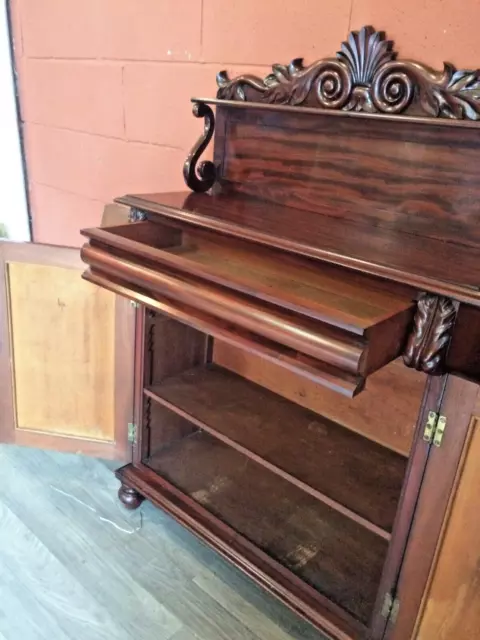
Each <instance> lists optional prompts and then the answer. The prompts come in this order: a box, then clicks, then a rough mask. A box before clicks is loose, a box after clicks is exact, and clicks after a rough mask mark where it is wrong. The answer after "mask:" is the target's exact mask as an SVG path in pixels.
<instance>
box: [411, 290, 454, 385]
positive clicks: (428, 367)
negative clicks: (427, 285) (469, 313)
mask: <svg viewBox="0 0 480 640" xmlns="http://www.w3.org/2000/svg"><path fill="white" fill-rule="evenodd" d="M455 314H456V309H455V306H454V304H453V302H452V300H450V298H444V297H443V296H436V295H432V294H430V293H424V294H422V295H421V296H420V298H419V300H418V303H417V311H416V313H415V318H414V327H413V330H412V333H411V334H410V337H409V338H408V341H407V346H406V348H405V352H404V355H403V360H404V362H405V364H406V365H407V367H412V368H413V369H417V371H423V372H425V373H428V374H430V375H440V374H442V373H443V365H444V361H445V355H446V352H447V348H448V344H449V342H450V338H451V331H452V328H453V325H454V322H455Z"/></svg>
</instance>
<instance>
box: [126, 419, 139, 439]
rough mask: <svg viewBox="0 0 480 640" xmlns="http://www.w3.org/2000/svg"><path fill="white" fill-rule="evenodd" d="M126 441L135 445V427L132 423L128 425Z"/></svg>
mask: <svg viewBox="0 0 480 640" xmlns="http://www.w3.org/2000/svg"><path fill="white" fill-rule="evenodd" d="M128 441H129V442H131V443H132V444H137V425H136V424H135V423H134V422H129V423H128Z"/></svg>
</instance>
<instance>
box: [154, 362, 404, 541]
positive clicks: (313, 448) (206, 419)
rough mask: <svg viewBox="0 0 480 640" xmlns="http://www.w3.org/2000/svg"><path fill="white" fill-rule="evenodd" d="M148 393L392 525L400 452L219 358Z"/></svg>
mask: <svg viewBox="0 0 480 640" xmlns="http://www.w3.org/2000/svg"><path fill="white" fill-rule="evenodd" d="M148 393H149V394H151V395H150V397H151V398H153V399H154V400H155V401H157V402H158V401H160V402H162V403H163V404H165V406H167V407H169V408H171V409H172V410H173V411H175V412H177V413H180V415H183V416H187V418H188V419H189V420H191V421H193V422H194V424H196V425H197V426H199V427H201V428H202V429H206V430H207V431H209V432H210V433H211V434H212V435H214V436H215V437H217V436H218V437H220V438H221V439H224V441H225V442H226V443H227V444H229V445H233V446H234V447H237V448H238V449H239V450H240V451H241V452H242V453H244V454H245V455H247V456H248V457H250V456H252V455H253V456H254V459H255V460H256V461H257V462H258V463H259V464H263V465H268V468H269V469H270V470H273V471H274V472H275V473H279V474H280V475H282V476H284V477H285V478H286V479H288V480H289V481H290V482H292V481H293V482H295V481H299V482H300V485H301V488H302V489H303V490H306V491H307V492H309V493H311V494H312V495H315V497H317V498H320V500H322V501H323V502H325V503H326V504H329V505H330V506H332V508H334V509H336V510H339V511H340V512H342V507H346V508H347V510H346V511H347V513H349V516H350V517H352V518H353V519H355V518H354V515H355V514H356V515H358V516H360V517H361V523H362V526H366V527H367V528H369V527H368V525H370V524H374V525H376V527H371V530H374V531H375V532H377V533H378V534H379V535H382V537H388V535H385V534H387V533H388V532H391V530H392V527H393V520H394V518H395V513H396V509H397V502H398V499H399V497H400V491H401V488H402V483H403V478H404V475H405V467H406V463H405V459H404V458H403V457H402V456H399V455H397V454H395V453H393V452H391V451H390V450H388V449H385V448H383V447H380V446H379V445H377V444H375V443H373V442H371V441H369V440H367V439H365V438H362V437H361V436H358V435H356V434H354V433H352V432H351V431H349V430H347V429H344V428H343V427H341V426H340V425H338V424H335V423H334V422H332V421H330V420H328V419H326V418H324V417H323V416H321V415H318V414H314V413H312V412H310V411H308V410H305V409H303V408H302V407H300V406H298V405H296V404H294V403H292V402H289V401H288V400H286V399H284V398H282V397H281V396H279V395H277V394H275V393H272V392H271V391H268V390H267V389H264V388H262V387H260V386H259V385H256V384H254V383H251V382H249V381H247V380H245V379H244V378H242V377H241V376H238V375H236V374H234V373H231V372H230V371H228V370H226V369H222V368H221V367H218V366H217V365H207V366H206V367H200V368H196V369H191V370H188V371H185V372H184V373H182V374H180V375H178V376H174V377H172V378H167V379H166V380H164V381H163V382H162V383H161V384H159V385H155V386H152V387H150V388H149V390H148ZM165 422H168V420H165ZM160 424H162V426H163V423H162V422H160ZM292 436H293V437H292ZM157 437H158V436H157ZM159 440H160V438H159ZM169 440H170V438H167V440H166V444H168V441H169Z"/></svg>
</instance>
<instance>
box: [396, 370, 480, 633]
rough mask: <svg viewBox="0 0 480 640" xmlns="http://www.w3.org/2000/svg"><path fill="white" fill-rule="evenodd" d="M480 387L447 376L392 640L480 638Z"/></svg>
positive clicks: (403, 572) (402, 574)
mask: <svg viewBox="0 0 480 640" xmlns="http://www.w3.org/2000/svg"><path fill="white" fill-rule="evenodd" d="M478 389H479V387H478V386H477V385H476V384H474V383H472V382H468V381H465V380H462V379H460V378H458V377H455V376H448V379H447V384H446V386H445V392H444V397H443V400H442V403H441V406H440V411H439V414H440V416H443V417H444V418H445V419H446V428H445V431H444V435H443V439H442V441H441V444H440V446H436V445H435V444H431V445H430V451H429V454H428V461H427V464H426V467H425V472H424V475H423V481H422V485H421V490H420V494H419V498H418V503H417V508H416V511H415V515H414V518H413V523H412V527H411V531H410V536H409V541H408V545H407V549H406V553H405V557H404V562H403V564H402V568H401V571H400V576H399V580H398V585H397V589H396V593H395V606H394V607H393V610H394V611H395V615H391V616H390V619H389V623H388V626H387V630H386V634H385V638H386V639H388V640H410V639H413V638H416V639H417V640H453V639H455V640H471V639H473V638H476V637H478V630H479V628H480V609H479V607H478V599H479V598H480V581H479V577H478V567H479V566H480V533H479V529H478V508H477V500H478V487H479V483H480V470H479V465H478V458H479V456H480V434H479V433H478V426H477V421H478V419H477V418H476V417H475V414H476V411H478V410H476V409H475V403H476V401H477V397H478ZM479 413H480V412H479ZM437 434H438V427H437ZM433 442H435V440H434V441H433ZM437 444H438V442H437Z"/></svg>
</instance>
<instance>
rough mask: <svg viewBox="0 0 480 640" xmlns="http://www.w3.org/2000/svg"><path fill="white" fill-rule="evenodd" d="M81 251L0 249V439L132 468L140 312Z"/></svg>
mask: <svg viewBox="0 0 480 640" xmlns="http://www.w3.org/2000/svg"><path fill="white" fill-rule="evenodd" d="M83 270H84V265H83V263H82V262H81V260H80V252H79V250H78V249H71V248H66V247H56V246H49V245H41V244H17V243H10V242H2V243H0V341H1V343H0V440H1V441H2V442H9V443H13V444H19V445H27V446H32V447H39V448H48V449H57V450H59V451H66V452H72V453H83V454H88V455H92V456H98V457H103V458H113V459H119V460H127V461H128V460H130V459H131V456H132V444H131V443H129V441H128V431H129V428H128V425H129V423H131V422H133V371H134V366H133V361H134V330H135V309H134V308H133V307H132V305H131V303H130V302H129V301H127V300H125V299H122V298H120V297H118V296H115V295H114V294H112V293H110V292H109V291H106V290H104V289H101V288H99V287H95V286H94V285H92V284H90V283H88V282H85V281H84V280H82V278H81V274H82V271H83Z"/></svg>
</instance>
